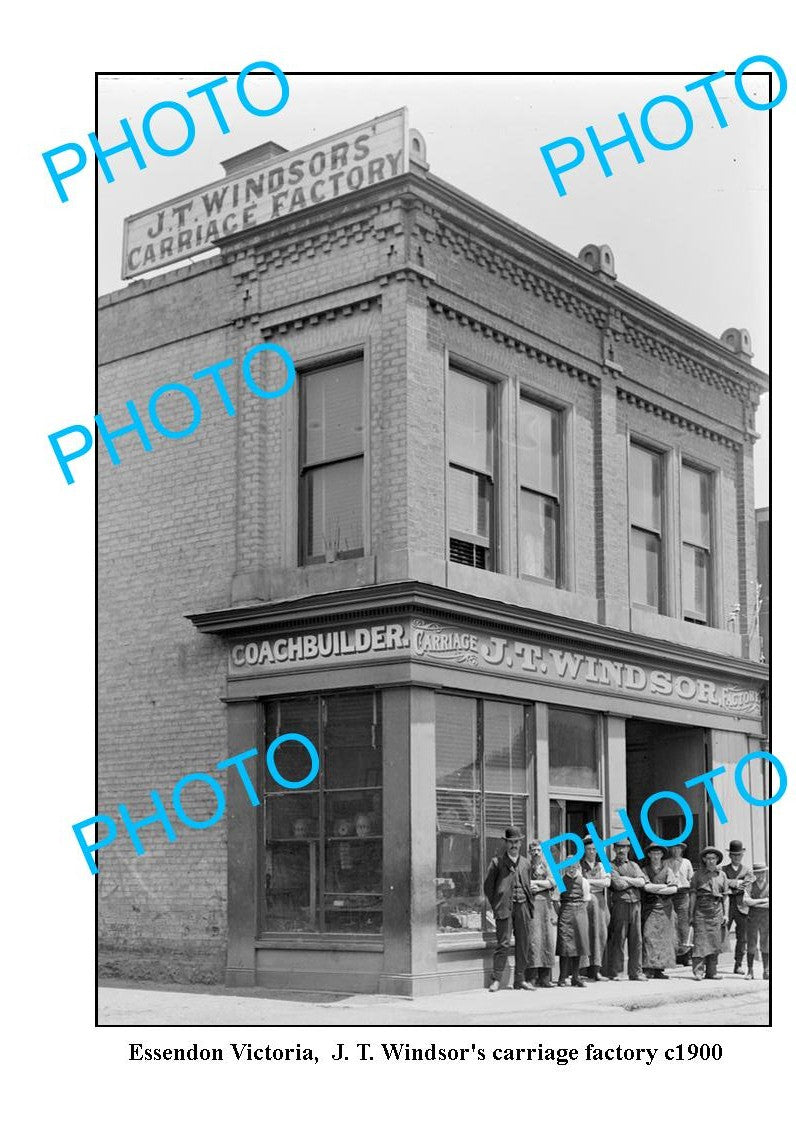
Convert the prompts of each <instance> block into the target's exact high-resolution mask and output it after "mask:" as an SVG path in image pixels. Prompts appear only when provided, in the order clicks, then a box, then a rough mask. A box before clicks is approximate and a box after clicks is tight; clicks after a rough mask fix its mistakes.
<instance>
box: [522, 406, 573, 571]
mask: <svg viewBox="0 0 796 1123" xmlns="http://www.w3.org/2000/svg"><path fill="white" fill-rule="evenodd" d="M523 402H528V403H529V404H530V405H535V406H538V407H539V408H540V409H544V410H547V411H548V412H549V413H552V414H554V416H555V418H556V424H557V426H558V453H557V457H556V459H557V461H558V465H557V467H558V492H559V494H558V495H557V496H555V495H550V494H548V493H547V492H544V491H538V490H536V488H531V487H526V486H525V485H524V484H523V483H522V481H521V478H520V451H519V447H520V446H519V433H520V424H521V414H522V407H523ZM567 416H568V411H567V409H566V408H565V407H564V406H562V405H559V404H557V403H553V402H551V401H546V400H545V399H543V398H540V397H538V396H537V395H535V394H532V393H531V392H529V390H528V389H527V388H526V387H524V386H520V388H519V400H518V405H517V433H516V440H515V445H516V449H517V466H516V470H517V572H518V574H519V576H520V577H521V578H522V580H523V581H538V582H539V583H540V584H542V585H547V586H548V587H549V588H551V589H562V588H564V587H565V584H566V571H567V565H566V558H565V543H566V533H565V519H566V517H567V516H566V507H567V505H566V492H567V473H566V462H567V458H566V431H567ZM523 492H527V493H528V494H529V495H536V496H539V497H540V498H542V499H550V500H553V502H554V503H555V505H556V513H557V517H556V567H555V568H556V575H555V578H554V579H552V580H551V579H550V578H549V577H541V576H539V574H536V573H525V572H523V568H522V495H523Z"/></svg>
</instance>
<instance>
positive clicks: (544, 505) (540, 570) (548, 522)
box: [518, 398, 561, 585]
mask: <svg viewBox="0 0 796 1123" xmlns="http://www.w3.org/2000/svg"><path fill="white" fill-rule="evenodd" d="M519 427H520V432H519V448H518V472H519V484H520V572H521V573H522V574H523V575H524V576H529V577H539V578H542V579H543V580H545V581H550V582H551V583H552V584H555V585H560V584H561V414H560V413H559V411H558V410H555V409H549V408H548V407H547V406H543V405H540V404H539V403H538V402H533V401H529V400H528V399H527V398H522V399H521V400H520V418H519Z"/></svg>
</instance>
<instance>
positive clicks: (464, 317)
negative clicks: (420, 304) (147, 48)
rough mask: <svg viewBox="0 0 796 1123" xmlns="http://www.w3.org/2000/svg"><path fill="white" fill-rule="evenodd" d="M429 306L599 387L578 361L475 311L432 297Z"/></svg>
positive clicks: (515, 349)
mask: <svg viewBox="0 0 796 1123" xmlns="http://www.w3.org/2000/svg"><path fill="white" fill-rule="evenodd" d="M428 302H429V305H430V306H431V310H432V312H436V313H437V314H438V315H441V316H445V317H446V319H448V320H455V321H456V322H457V323H458V324H461V325H462V327H466V328H469V329H470V330H471V331H473V332H476V333H477V334H480V335H483V336H484V338H486V339H491V340H493V341H494V342H495V343H499V344H501V345H502V346H504V347H508V348H509V349H510V350H512V351H518V352H520V354H524V355H527V356H528V357H529V358H530V359H535V360H536V361H537V362H538V363H542V364H544V365H545V366H549V367H554V368H555V369H556V370H560V371H561V373H562V374H567V375H569V377H570V378H577V379H578V380H579V381H580V382H587V383H588V384H589V385H590V386H599V385H600V377H599V375H597V374H594V373H593V372H592V371H587V370H584V369H583V368H582V367H579V366H577V365H576V364H575V363H571V362H568V361H567V360H566V359H562V358H560V357H559V356H557V355H551V354H550V352H549V351H545V350H544V348H543V347H540V346H539V344H538V343H529V342H528V341H527V340H525V339H520V338H519V336H517V335H513V334H512V333H511V332H507V331H505V330H503V329H501V328H496V327H494V326H493V325H492V324H488V323H486V321H484V320H482V319H479V318H477V317H476V316H473V315H472V314H469V313H465V312H462V311H461V310H459V309H457V308H453V307H451V305H449V304H446V303H445V302H444V301H442V300H439V299H437V298H436V297H433V296H430V297H429V298H428Z"/></svg>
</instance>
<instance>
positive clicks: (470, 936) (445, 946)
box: [437, 932, 495, 952]
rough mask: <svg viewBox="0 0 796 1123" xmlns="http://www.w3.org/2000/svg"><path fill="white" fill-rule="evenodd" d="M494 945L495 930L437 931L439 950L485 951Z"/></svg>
mask: <svg viewBox="0 0 796 1123" xmlns="http://www.w3.org/2000/svg"><path fill="white" fill-rule="evenodd" d="M494 946H495V934H494V932H480V933H478V932H477V933H473V932H462V933H459V932H437V951H443V952H444V951H471V950H476V951H483V950H484V949H485V948H493V947H494Z"/></svg>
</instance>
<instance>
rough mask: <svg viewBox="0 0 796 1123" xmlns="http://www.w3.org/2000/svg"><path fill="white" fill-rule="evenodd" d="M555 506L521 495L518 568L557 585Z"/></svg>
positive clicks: (543, 498)
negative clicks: (519, 566)
mask: <svg viewBox="0 0 796 1123" xmlns="http://www.w3.org/2000/svg"><path fill="white" fill-rule="evenodd" d="M558 552H559V551H558V503H557V502H556V501H555V499H548V498H546V496H543V495H535V494H534V493H533V492H530V491H522V492H520V565H521V572H522V573H523V574H524V575H526V576H529V577H543V578H544V579H545V580H546V581H554V582H558V572H559V570H558Z"/></svg>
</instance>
